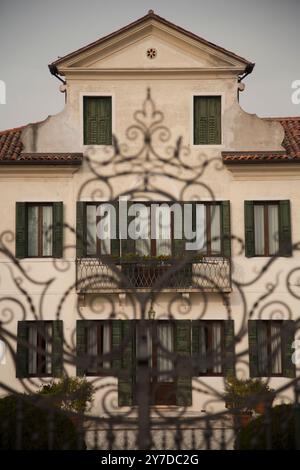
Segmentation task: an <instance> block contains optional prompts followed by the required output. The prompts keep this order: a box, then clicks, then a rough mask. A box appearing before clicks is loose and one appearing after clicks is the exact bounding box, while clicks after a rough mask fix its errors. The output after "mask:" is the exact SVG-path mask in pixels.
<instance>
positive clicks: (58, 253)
mask: <svg viewBox="0 0 300 470" xmlns="http://www.w3.org/2000/svg"><path fill="white" fill-rule="evenodd" d="M62 256H63V203H62V202H54V203H53V257H54V258H62Z"/></svg>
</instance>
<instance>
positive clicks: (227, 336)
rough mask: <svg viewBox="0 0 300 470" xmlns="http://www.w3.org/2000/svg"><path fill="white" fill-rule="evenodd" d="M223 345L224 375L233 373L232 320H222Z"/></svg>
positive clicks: (233, 340) (233, 341)
mask: <svg viewBox="0 0 300 470" xmlns="http://www.w3.org/2000/svg"><path fill="white" fill-rule="evenodd" d="M224 343H225V344H224V346H225V351H224V354H225V363H224V375H225V376H229V375H231V376H232V375H235V337H234V321H233V320H225V321H224Z"/></svg>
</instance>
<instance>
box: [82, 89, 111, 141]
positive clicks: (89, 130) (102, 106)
mask: <svg viewBox="0 0 300 470" xmlns="http://www.w3.org/2000/svg"><path fill="white" fill-rule="evenodd" d="M111 143H112V102H111V97H110V96H86V97H84V144H85V145H111Z"/></svg>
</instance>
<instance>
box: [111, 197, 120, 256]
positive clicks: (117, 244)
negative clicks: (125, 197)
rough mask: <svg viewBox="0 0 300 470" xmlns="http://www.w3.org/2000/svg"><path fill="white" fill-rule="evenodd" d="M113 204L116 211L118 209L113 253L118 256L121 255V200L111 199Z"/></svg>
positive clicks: (112, 247) (112, 244)
mask: <svg viewBox="0 0 300 470" xmlns="http://www.w3.org/2000/svg"><path fill="white" fill-rule="evenodd" d="M111 204H112V205H113V206H114V208H115V211H116V238H115V239H114V240H111V255H112V256H114V257H117V258H118V257H119V256H120V234H119V229H120V223H119V202H118V201H111Z"/></svg>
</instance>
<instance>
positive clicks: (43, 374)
mask: <svg viewBox="0 0 300 470" xmlns="http://www.w3.org/2000/svg"><path fill="white" fill-rule="evenodd" d="M31 325H32V326H35V325H36V327H37V344H36V346H35V349H34V352H35V353H36V355H37V357H36V361H37V367H36V369H37V370H36V373H29V352H30V344H29V328H30V326H31ZM47 325H51V341H52V344H51V346H52V349H51V356H50V357H51V372H40V367H41V365H42V363H43V361H42V360H41V357H42V358H44V361H46V356H47V354H46V345H47V342H46V338H45V336H46V335H45V331H46V326H47ZM41 327H43V330H44V335H42V334H41V332H40V331H39V329H41ZM42 340H44V345H43V347H42V345H41V341H42ZM27 341H28V349H27V377H38V378H43V377H53V322H52V320H43V321H41V320H37V321H35V320H28V329H27ZM41 349H42V350H43V351H44V352H43V353H42V352H41V351H40V350H41Z"/></svg>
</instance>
